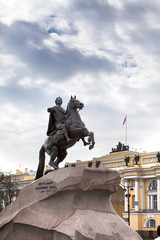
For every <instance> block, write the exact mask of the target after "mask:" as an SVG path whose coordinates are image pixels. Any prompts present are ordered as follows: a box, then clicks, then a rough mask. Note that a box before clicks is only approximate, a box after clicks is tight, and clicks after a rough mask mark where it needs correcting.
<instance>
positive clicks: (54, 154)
mask: <svg viewBox="0 0 160 240" xmlns="http://www.w3.org/2000/svg"><path fill="white" fill-rule="evenodd" d="M57 156H58V148H57V147H56V146H53V147H52V148H51V154H50V161H49V165H50V166H51V167H53V168H54V169H55V170H56V169H58V166H57V165H56V164H55V162H54V160H55V159H56V158H57Z"/></svg>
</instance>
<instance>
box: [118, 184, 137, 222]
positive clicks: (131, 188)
mask: <svg viewBox="0 0 160 240" xmlns="http://www.w3.org/2000/svg"><path fill="white" fill-rule="evenodd" d="M120 186H121V187H122V188H123V190H124V191H127V189H128V191H127V193H126V194H125V197H127V200H128V211H127V212H128V225H129V226H130V202H129V198H130V196H131V194H130V193H129V190H130V191H133V190H134V188H133V187H132V186H124V185H122V184H120Z"/></svg>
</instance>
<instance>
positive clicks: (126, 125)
mask: <svg viewBox="0 0 160 240" xmlns="http://www.w3.org/2000/svg"><path fill="white" fill-rule="evenodd" d="M127 121H128V119H127V115H126V127H125V144H126V146H127Z"/></svg>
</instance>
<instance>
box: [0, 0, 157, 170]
mask: <svg viewBox="0 0 160 240" xmlns="http://www.w3.org/2000/svg"><path fill="white" fill-rule="evenodd" d="M1 2H2V4H1V9H0V24H1V25H0V30H1V40H0V46H1V49H2V51H1V54H0V62H1V64H0V95H1V103H0V106H1V116H0V130H1V139H0V141H1V146H2V148H1V152H0V154H1V156H3V161H5V162H7V164H6V165H4V168H7V166H10V167H11V169H14V167H15V166H19V164H22V165H23V164H24V165H25V166H24V167H29V168H34V169H35V168H36V166H37V163H38V151H39V148H40V146H41V145H42V144H43V142H44V140H45V138H46V129H47V124H48V113H47V110H46V109H47V108H48V107H51V106H53V105H54V101H55V98H56V97H57V96H61V97H62V98H63V102H64V104H63V105H64V107H66V106H67V102H68V101H69V98H70V95H76V96H77V98H78V99H80V100H81V101H82V102H84V104H85V108H84V109H83V110H82V111H81V112H80V113H81V116H82V119H83V121H84V122H85V123H86V127H87V128H89V130H92V131H93V132H95V139H96V145H95V149H93V150H92V151H89V150H88V149H87V148H84V147H83V146H82V144H81V143H78V144H77V145H76V146H75V147H74V148H72V149H69V154H68V156H67V158H66V160H65V161H75V160H77V159H81V160H90V159H92V157H98V156H101V155H105V154H106V153H108V152H109V151H110V150H111V148H112V147H115V145H116V144H117V142H118V141H123V142H124V133H123V132H124V131H123V130H124V129H123V126H122V121H123V117H124V116H125V114H126V113H127V114H128V127H129V129H128V140H129V144H130V146H131V149H132V148H137V149H138V148H143V149H145V150H148V151H152V150H153V149H154V150H157V151H158V150H159V145H158V142H159V141H158V139H159V130H158V129H159V118H160V109H159V108H160V107H159V106H160V104H159V102H160V98H159V90H160V84H159V60H160V59H159V56H160V54H159V53H160V50H159V49H160V46H159V45H160V44H159V38H160V32H159V29H160V23H159V22H160V21H159V20H160V17H159V9H160V4H159V1H154V3H152V2H150V1H145V2H143V3H142V2H141V3H140V2H139V1H129V0H125V1H117V0H114V1H101V0H96V1H90V0H88V1H86V2H84V1H83V2H82V1H79V0H76V1H73V0H71V1H64V0H56V1H51V0H50V1H48V2H47V4H46V2H45V1H44V0H40V1H24V0H21V1H20V2H19V1H18V0H11V1H9V2H7V1H1ZM151 123H152V124H151ZM156 148H157V149H156ZM13 163H14V164H13ZM0 167H1V168H2V163H1V164H0Z"/></svg>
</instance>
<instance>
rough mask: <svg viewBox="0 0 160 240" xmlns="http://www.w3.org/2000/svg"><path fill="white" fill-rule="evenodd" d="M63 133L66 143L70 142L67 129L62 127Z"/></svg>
mask: <svg viewBox="0 0 160 240" xmlns="http://www.w3.org/2000/svg"><path fill="white" fill-rule="evenodd" d="M63 133H64V136H65V138H66V139H67V142H70V141H71V140H72V139H71V138H69V137H68V133H67V129H66V127H65V126H63Z"/></svg>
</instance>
